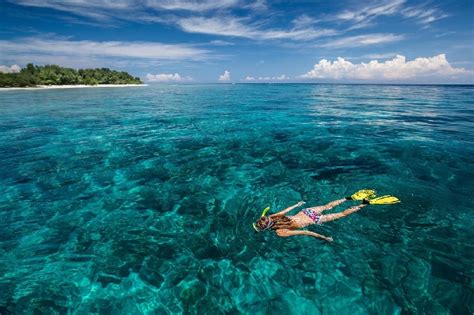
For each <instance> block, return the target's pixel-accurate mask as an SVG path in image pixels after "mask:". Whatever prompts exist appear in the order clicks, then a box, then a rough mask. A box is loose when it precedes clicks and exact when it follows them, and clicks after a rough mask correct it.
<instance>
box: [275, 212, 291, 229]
mask: <svg viewBox="0 0 474 315" xmlns="http://www.w3.org/2000/svg"><path fill="white" fill-rule="evenodd" d="M272 220H273V222H274V223H275V224H276V223H289V222H291V219H290V218H288V217H287V216H286V215H280V216H277V217H273V219H272ZM275 224H273V226H272V230H276V227H275Z"/></svg>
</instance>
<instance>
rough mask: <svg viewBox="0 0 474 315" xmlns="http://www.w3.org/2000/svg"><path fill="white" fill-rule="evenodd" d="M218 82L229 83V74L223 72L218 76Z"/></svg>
mask: <svg viewBox="0 0 474 315" xmlns="http://www.w3.org/2000/svg"><path fill="white" fill-rule="evenodd" d="M218 80H219V81H221V82H227V81H230V72H229V71H227V70H225V71H224V73H223V74H221V75H220V76H219V79H218Z"/></svg>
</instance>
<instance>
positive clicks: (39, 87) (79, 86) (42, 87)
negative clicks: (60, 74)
mask: <svg viewBox="0 0 474 315" xmlns="http://www.w3.org/2000/svg"><path fill="white" fill-rule="evenodd" d="M142 86H148V84H97V85H86V84H76V85H37V86H34V87H32V86H28V87H0V91H24V90H30V91H31V90H38V91H40V90H53V89H85V88H114V87H142Z"/></svg>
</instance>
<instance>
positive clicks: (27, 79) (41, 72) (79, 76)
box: [0, 63, 143, 87]
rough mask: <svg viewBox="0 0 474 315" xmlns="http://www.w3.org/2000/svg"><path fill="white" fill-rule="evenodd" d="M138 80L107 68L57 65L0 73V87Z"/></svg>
mask: <svg viewBox="0 0 474 315" xmlns="http://www.w3.org/2000/svg"><path fill="white" fill-rule="evenodd" d="M141 83H143V82H142V81H141V80H140V78H138V77H133V76H131V75H130V74H128V73H127V72H124V71H115V70H111V69H108V68H96V69H79V70H75V69H71V68H63V67H60V66H57V65H46V66H35V65H33V64H31V63H29V64H28V65H27V66H26V67H25V68H23V69H21V71H20V72H19V73H0V87H34V86H37V85H75V84H85V85H97V84H141Z"/></svg>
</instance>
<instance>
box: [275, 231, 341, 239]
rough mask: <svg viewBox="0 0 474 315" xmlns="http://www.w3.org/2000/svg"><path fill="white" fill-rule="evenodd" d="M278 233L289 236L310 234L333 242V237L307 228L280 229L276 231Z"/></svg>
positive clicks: (281, 235)
mask: <svg viewBox="0 0 474 315" xmlns="http://www.w3.org/2000/svg"><path fill="white" fill-rule="evenodd" d="M275 232H276V234H277V235H278V236H280V237H288V236H295V235H308V236H312V237H316V238H320V239H322V240H325V241H327V242H332V241H333V239H332V237H328V236H324V235H321V234H318V233H315V232H311V231H306V230H288V229H278V230H276V231H275Z"/></svg>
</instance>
